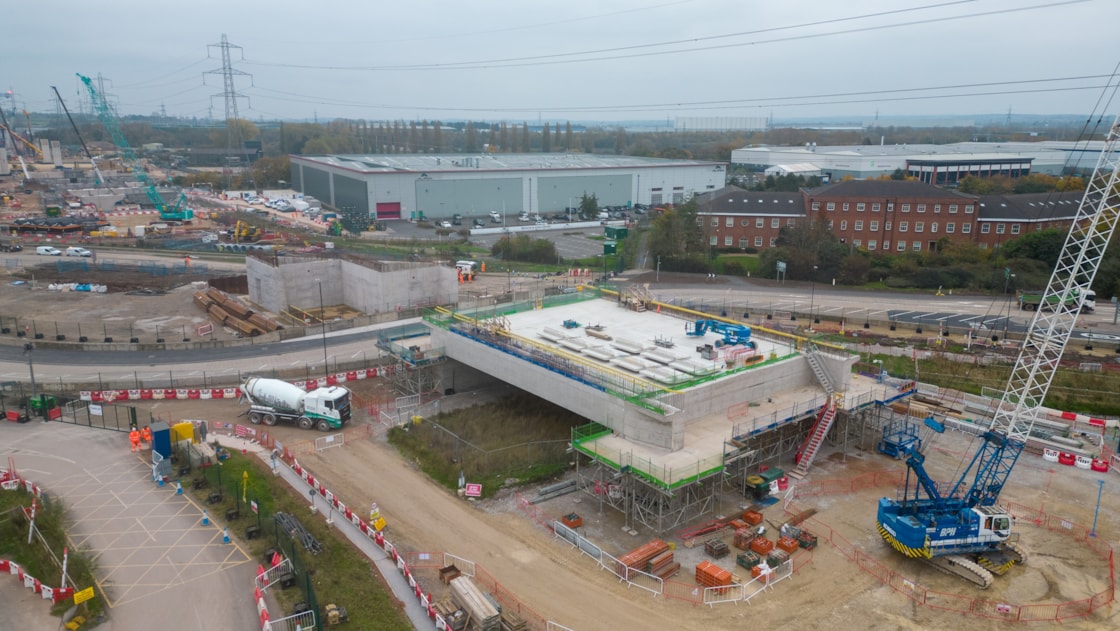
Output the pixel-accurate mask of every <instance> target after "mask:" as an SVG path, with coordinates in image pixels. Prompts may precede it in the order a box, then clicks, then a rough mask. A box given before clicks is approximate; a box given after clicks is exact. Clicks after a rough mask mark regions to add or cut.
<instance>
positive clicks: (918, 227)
mask: <svg viewBox="0 0 1120 631" xmlns="http://www.w3.org/2000/svg"><path fill="white" fill-rule="evenodd" d="M925 229H926V222H924V221H915V222H914V232H925Z"/></svg>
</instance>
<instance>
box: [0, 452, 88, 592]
mask: <svg viewBox="0 0 1120 631" xmlns="http://www.w3.org/2000/svg"><path fill="white" fill-rule="evenodd" d="M21 486H22V487H24V488H25V489H26V490H27V492H28V493H31V494H32V495H34V496H35V497H39V496H40V494H41V491H40V489H39V486H38V485H37V484H33V483H32V482H31V481H30V480H24V479H23V478H20V477H19V476H17V475H16V474H15V472H14V471H8V470H6V469H0V488H3V489H4V490H7V491H14V490H15V489H17V488H19V487H21ZM0 574H9V575H11V576H15V577H17V578H18V579H19V581H20V582H21V583H23V586H24V587H26V588H28V589H30V590H31V591H32V592H34V593H36V594H39V595H40V596H42V597H43V600H49V601H51V602H52V603H55V604H57V603H60V602H62V601H64V600H68V599H70V598H73V597H74V588H72V587H50V586H47V585H44V584H43V583H42V581H40V580H39V579H37V578H35V577H34V576H31V575H30V574H28V573H27V572H25V571H24V569H23V568H22V567H20V565H19V564H18V563H16V562H15V561H9V560H7V559H0Z"/></svg>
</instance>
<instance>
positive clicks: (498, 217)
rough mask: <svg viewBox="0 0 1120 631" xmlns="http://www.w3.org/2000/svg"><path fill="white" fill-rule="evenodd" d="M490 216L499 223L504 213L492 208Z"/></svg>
mask: <svg viewBox="0 0 1120 631" xmlns="http://www.w3.org/2000/svg"><path fill="white" fill-rule="evenodd" d="M490 218H491V219H493V220H494V222H495V223H497V222H499V221H501V220H502V214H501V213H500V212H498V211H496V210H491V211H490Z"/></svg>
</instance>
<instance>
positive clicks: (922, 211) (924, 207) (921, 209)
mask: <svg viewBox="0 0 1120 631" xmlns="http://www.w3.org/2000/svg"><path fill="white" fill-rule="evenodd" d="M925 211H926V205H925V204H918V212H920V213H924V212H925Z"/></svg>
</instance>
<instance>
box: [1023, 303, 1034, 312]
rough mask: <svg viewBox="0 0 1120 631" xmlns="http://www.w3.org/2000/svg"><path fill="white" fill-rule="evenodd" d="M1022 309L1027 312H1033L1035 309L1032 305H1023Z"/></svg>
mask: <svg viewBox="0 0 1120 631" xmlns="http://www.w3.org/2000/svg"><path fill="white" fill-rule="evenodd" d="M1023 309H1026V310H1027V311H1034V310H1035V309H1036V307H1035V306H1034V305H1032V304H1025V305H1023Z"/></svg>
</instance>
